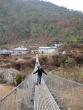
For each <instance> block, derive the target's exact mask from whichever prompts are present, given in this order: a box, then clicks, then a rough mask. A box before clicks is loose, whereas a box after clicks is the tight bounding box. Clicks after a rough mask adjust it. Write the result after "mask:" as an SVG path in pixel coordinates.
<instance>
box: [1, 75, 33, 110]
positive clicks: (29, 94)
mask: <svg viewBox="0 0 83 110" xmlns="http://www.w3.org/2000/svg"><path fill="white" fill-rule="evenodd" d="M33 93H34V78H33V75H31V76H29V77H27V78H26V79H25V80H24V81H23V82H22V83H21V84H20V85H19V86H18V87H16V88H15V89H14V90H12V92H11V93H9V94H8V95H7V96H6V97H4V98H2V99H1V100H0V110H33V106H34V105H33V102H34V101H33Z"/></svg>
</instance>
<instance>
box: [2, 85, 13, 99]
mask: <svg viewBox="0 0 83 110" xmlns="http://www.w3.org/2000/svg"><path fill="white" fill-rule="evenodd" d="M13 88H14V87H12V86H11V85H7V84H0V97H3V96H5V95H7V94H8V93H9V92H10V91H11V90H12V89H13Z"/></svg>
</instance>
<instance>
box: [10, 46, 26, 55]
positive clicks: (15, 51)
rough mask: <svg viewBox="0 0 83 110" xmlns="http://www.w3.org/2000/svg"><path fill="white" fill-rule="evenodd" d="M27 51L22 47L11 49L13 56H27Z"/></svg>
mask: <svg viewBox="0 0 83 110" xmlns="http://www.w3.org/2000/svg"><path fill="white" fill-rule="evenodd" d="M27 52H28V49H27V48H24V47H17V48H15V49H13V53H12V54H13V55H19V54H27Z"/></svg>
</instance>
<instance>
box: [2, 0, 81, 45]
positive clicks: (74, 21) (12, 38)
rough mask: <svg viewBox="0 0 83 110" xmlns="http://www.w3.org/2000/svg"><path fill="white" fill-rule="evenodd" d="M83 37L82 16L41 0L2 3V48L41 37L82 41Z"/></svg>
mask: <svg viewBox="0 0 83 110" xmlns="http://www.w3.org/2000/svg"><path fill="white" fill-rule="evenodd" d="M82 35H83V14H82V13H81V12H77V11H73V10H71V11H70V10H68V9H66V8H63V7H59V6H57V5H54V4H51V3H49V2H45V1H40V0H27V1H25V0H0V44H7V43H14V42H15V43H16V42H19V41H22V40H26V41H27V42H28V40H29V39H38V38H39V37H40V38H42V39H44V38H47V39H51V41H52V40H56V39H61V40H65V41H67V40H79V41H80V40H82V39H83V36H82ZM32 42H33V41H32ZM43 42H44V40H43Z"/></svg>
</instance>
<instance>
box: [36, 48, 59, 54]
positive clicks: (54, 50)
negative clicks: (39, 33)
mask: <svg viewBox="0 0 83 110" xmlns="http://www.w3.org/2000/svg"><path fill="white" fill-rule="evenodd" d="M38 52H39V53H40V54H53V53H57V52H58V50H57V48H56V47H39V48H38Z"/></svg>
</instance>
